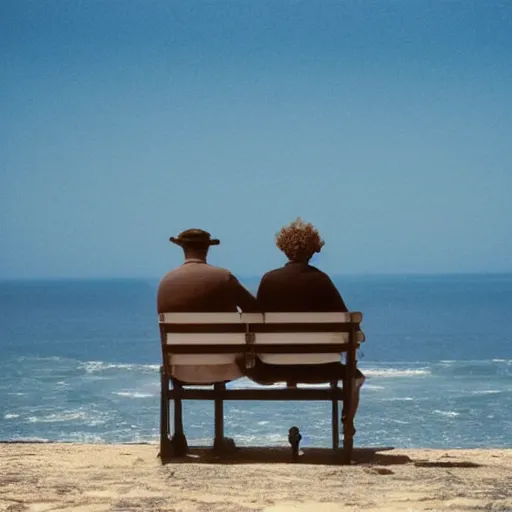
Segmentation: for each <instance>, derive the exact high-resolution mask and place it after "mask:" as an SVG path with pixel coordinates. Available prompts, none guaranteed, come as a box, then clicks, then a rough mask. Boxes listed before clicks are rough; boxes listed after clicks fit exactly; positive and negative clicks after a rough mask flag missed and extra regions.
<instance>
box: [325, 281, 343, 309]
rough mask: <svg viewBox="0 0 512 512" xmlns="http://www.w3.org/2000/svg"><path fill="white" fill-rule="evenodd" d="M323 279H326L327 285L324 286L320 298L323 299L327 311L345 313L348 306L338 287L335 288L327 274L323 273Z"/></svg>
mask: <svg viewBox="0 0 512 512" xmlns="http://www.w3.org/2000/svg"><path fill="white" fill-rule="evenodd" d="M325 279H326V281H327V285H326V286H325V292H324V294H323V295H324V297H323V298H322V299H323V300H325V306H326V309H327V310H328V311H333V312H342V313H346V312H347V311H348V308H347V306H346V305H345V302H344V301H343V298H342V297H341V295H340V292H339V291H338V288H336V286H335V284H334V283H333V282H332V281H331V278H330V277H329V276H327V275H325ZM323 300H322V301H323Z"/></svg>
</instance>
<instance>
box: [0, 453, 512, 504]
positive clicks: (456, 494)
mask: <svg viewBox="0 0 512 512" xmlns="http://www.w3.org/2000/svg"><path fill="white" fill-rule="evenodd" d="M157 451H158V449H157V447H156V446H155V445H78V444H25V443H21V444H9V443H8V444H0V510H1V511H9V512H28V511H30V512H32V511H33V512H44V511H61V512H64V511H71V510H72V511H77V512H102V511H112V512H114V511H115V512H123V511H127V512H128V511H130V512H132V511H148V512H150V511H175V512H178V511H183V512H190V511H201V512H210V511H212V512H213V511H215V512H217V511H218V512H235V511H242V512H248V511H265V512H291V511H303V512H305V511H308V512H309V511H311V512H317V511H318V512H331V511H338V510H368V511H372V510H381V511H382V510H385V511H416V510H419V511H420V510H430V511H436V510H437V511H439V510H456V511H466V510H472V511H474V510H492V511H497V510H501V511H504V510H506V511H512V449H508V450H450V451H446V450H390V449H381V450H379V451H377V450H376V449H373V450H372V449H362V450H356V451H355V454H354V455H355V457H354V458H355V460H356V462H355V463H354V464H352V465H351V466H341V465H338V464H336V463H335V461H333V460H332V459H331V458H330V456H329V455H328V452H327V451H326V450H325V451H324V450H305V454H304V456H303V457H301V458H300V462H298V463H295V464H292V463H290V461H289V453H288V450H287V449H286V450H285V449H283V450H259V451H258V450H252V451H251V450H240V451H239V453H238V454H237V455H235V456H234V458H232V459H231V460H230V461H219V460H215V459H212V457H211V455H208V454H207V453H206V452H204V451H203V452H201V451H197V452H194V453H193V456H191V457H188V458H187V459H186V460H181V461H175V462H170V463H167V464H165V465H162V464H161V462H160V459H159V458H157Z"/></svg>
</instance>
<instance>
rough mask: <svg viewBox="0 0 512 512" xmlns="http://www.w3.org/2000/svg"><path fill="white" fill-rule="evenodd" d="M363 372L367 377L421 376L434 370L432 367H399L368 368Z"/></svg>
mask: <svg viewBox="0 0 512 512" xmlns="http://www.w3.org/2000/svg"><path fill="white" fill-rule="evenodd" d="M363 373H364V374H365V375H366V376H367V377H385V378H394V377H420V376H424V375H431V374H432V371H431V370H430V368H417V369H412V368H409V369H405V370H399V369H397V368H368V369H365V370H363Z"/></svg>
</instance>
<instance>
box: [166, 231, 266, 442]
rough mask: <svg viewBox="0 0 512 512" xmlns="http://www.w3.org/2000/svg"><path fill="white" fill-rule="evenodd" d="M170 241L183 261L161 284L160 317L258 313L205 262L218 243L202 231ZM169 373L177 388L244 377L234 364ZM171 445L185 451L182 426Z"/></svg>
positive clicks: (231, 279) (228, 277)
mask: <svg viewBox="0 0 512 512" xmlns="http://www.w3.org/2000/svg"><path fill="white" fill-rule="evenodd" d="M170 241H171V242H173V243H174V244H176V245H179V246H180V247H181V248H182V249H183V252H184V256H185V261H184V262H183V264H182V265H181V266H179V267H178V268H176V269H174V270H171V271H170V272H168V273H167V274H166V275H165V276H164V277H163V278H162V280H161V281H160V285H159V288H158V296H157V309H158V312H159V313H192V312H198V313H218V312H220V313H222V312H237V311H238V309H237V308H240V309H241V310H242V311H244V312H255V311H259V308H258V303H257V301H256V299H255V298H254V297H253V295H251V293H249V291H247V290H246V289H245V288H244V287H243V286H242V285H241V284H240V282H239V281H238V279H237V278H236V277H235V276H234V275H233V274H231V272H229V271H228V270H225V269H223V268H220V267H214V266H212V265H209V264H208V263H207V262H206V259H207V255H208V250H209V248H210V246H212V245H218V244H219V243H220V242H219V240H217V239H212V238H210V233H208V232H206V231H203V230H202V229H187V230H186V231H183V232H182V233H180V234H179V235H178V236H177V237H176V238H175V237H171V238H170ZM171 373H172V376H173V378H174V379H175V380H177V381H178V383H179V384H180V383H183V384H213V383H215V382H227V381H230V380H233V379H237V378H239V377H242V376H243V373H242V371H241V370H240V368H239V367H238V365H237V364H236V363H230V364H218V365H208V366H206V365H189V366H181V365H180V366H174V367H173V366H171ZM173 441H175V443H174V444H178V445H179V451H182V452H183V451H186V439H185V435H184V433H183V426H182V425H181V431H180V429H179V425H178V429H177V432H176V433H175V436H174V439H173ZM215 441H216V442H219V441H220V440H215Z"/></svg>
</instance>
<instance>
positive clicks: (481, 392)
mask: <svg viewBox="0 0 512 512" xmlns="http://www.w3.org/2000/svg"><path fill="white" fill-rule="evenodd" d="M500 393H503V390H501V389H480V390H476V391H472V392H471V394H472V395H498V394H500Z"/></svg>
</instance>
